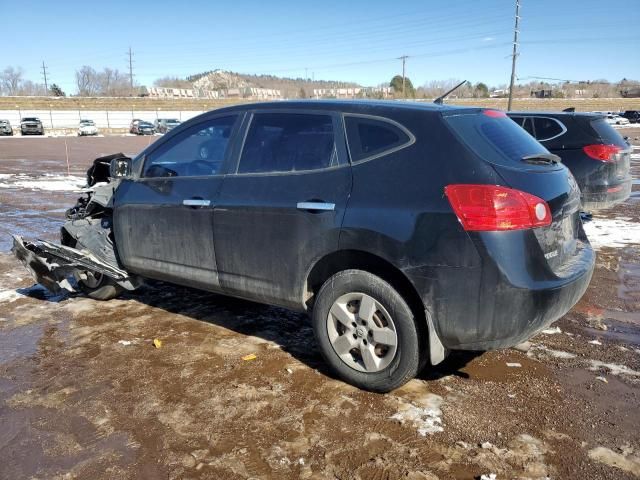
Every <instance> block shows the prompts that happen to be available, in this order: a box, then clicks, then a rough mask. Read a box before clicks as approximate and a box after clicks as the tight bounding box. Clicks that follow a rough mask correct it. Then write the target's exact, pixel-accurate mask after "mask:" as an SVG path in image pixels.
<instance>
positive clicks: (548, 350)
mask: <svg viewBox="0 0 640 480" xmlns="http://www.w3.org/2000/svg"><path fill="white" fill-rule="evenodd" d="M537 351H540V352H543V353H544V354H545V355H548V356H551V357H555V358H563V359H570V358H576V355H575V354H574V353H569V352H564V351H562V350H553V349H551V348H548V347H545V346H544V345H534V346H533V347H532V348H531V350H529V351H528V352H527V356H528V357H533V356H534V352H537Z"/></svg>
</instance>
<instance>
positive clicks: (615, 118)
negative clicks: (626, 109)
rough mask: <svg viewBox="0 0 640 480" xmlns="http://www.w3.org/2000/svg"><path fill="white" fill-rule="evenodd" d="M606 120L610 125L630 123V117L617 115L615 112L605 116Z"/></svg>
mask: <svg viewBox="0 0 640 480" xmlns="http://www.w3.org/2000/svg"><path fill="white" fill-rule="evenodd" d="M604 120H605V122H607V123H608V124H609V125H629V119H628V118H624V117H621V116H620V115H616V114H615V113H609V114H607V116H606V117H605V119H604Z"/></svg>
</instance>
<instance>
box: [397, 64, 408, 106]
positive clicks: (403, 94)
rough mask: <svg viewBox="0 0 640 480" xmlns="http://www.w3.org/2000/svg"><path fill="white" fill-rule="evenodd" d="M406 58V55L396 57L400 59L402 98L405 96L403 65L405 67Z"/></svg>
mask: <svg viewBox="0 0 640 480" xmlns="http://www.w3.org/2000/svg"><path fill="white" fill-rule="evenodd" d="M407 58H409V56H408V55H402V56H401V57H398V60H402V98H407V94H406V89H405V75H404V67H405V62H406V61H407Z"/></svg>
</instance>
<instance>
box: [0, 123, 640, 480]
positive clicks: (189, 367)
mask: <svg viewBox="0 0 640 480" xmlns="http://www.w3.org/2000/svg"><path fill="white" fill-rule="evenodd" d="M624 134H625V135H629V136H630V137H631V138H632V139H633V138H635V139H636V140H634V142H635V144H636V145H638V147H637V148H636V150H635V151H634V159H633V167H632V168H633V170H634V176H635V178H636V179H638V178H639V177H640V142H639V141H637V138H638V136H640V128H638V129H636V128H627V129H625V132H624ZM152 140H155V139H154V138H138V137H107V138H69V139H66V142H67V146H66V148H65V144H64V142H65V139H63V138H42V139H41V138H33V139H31V138H29V139H21V138H14V139H0V425H1V426H2V428H0V478H7V479H22V478H47V479H51V478H61V479H62V478H64V479H73V478H78V479H86V478H91V479H111V478H118V479H128V478H131V479H134V478H136V479H137V478H153V479H156V478H170V479H174V478H175V479H178V478H211V479H236V478H238V479H241V478H277V479H289V478H291V479H297V478H310V479H324V478H331V479H334V478H337V479H414V480H417V479H450V478H455V479H473V478H480V477H481V475H487V476H488V475H489V474H491V473H494V474H496V475H497V478H498V479H506V478H536V479H537V478H539V479H542V478H546V477H550V478H580V479H611V478H616V479H626V478H637V477H640V435H639V434H638V432H640V415H639V411H640V410H639V407H640V185H638V180H636V185H635V186H634V192H633V194H632V197H631V198H630V199H629V200H628V202H627V203H625V204H624V205H621V206H619V207H616V208H615V209H613V210H611V211H608V212H605V213H603V214H598V215H594V219H593V221H592V222H590V223H589V224H588V225H587V228H588V229H589V230H588V231H589V232H590V234H591V235H592V236H593V237H592V238H593V241H594V244H595V245H596V246H597V248H598V260H597V269H596V272H595V274H594V278H593V281H592V283H591V286H590V287H589V290H588V291H587V293H586V295H585V296H584V298H583V299H582V300H581V301H580V303H578V304H577V305H576V306H575V307H574V308H573V310H572V311H571V312H569V313H568V314H567V315H566V316H564V317H563V318H562V319H560V320H559V321H558V322H557V323H556V324H555V325H554V326H553V328H552V329H550V330H548V331H547V332H546V333H543V334H540V335H539V336H537V337H535V338H533V339H531V342H532V346H531V348H530V349H529V350H528V351H527V352H523V351H518V350H515V349H511V350H505V351H497V352H488V353H484V354H472V353H465V354H461V353H460V354H452V355H451V356H450V357H449V358H448V359H447V361H446V362H445V363H444V364H442V365H439V366H438V367H437V368H434V369H428V370H426V371H425V372H423V373H422V375H421V376H420V378H419V379H416V380H413V381H411V382H410V383H409V384H407V385H406V386H404V387H403V388H401V389H399V390H397V391H395V392H393V393H391V394H386V395H377V394H371V393H367V392H362V391H359V390H357V389H355V388H353V387H351V386H349V385H346V384H344V383H342V382H340V381H338V380H335V379H333V378H332V377H331V376H330V374H329V373H328V372H327V370H326V368H325V367H324V365H323V364H322V362H321V359H320V356H319V354H318V352H317V351H316V349H315V345H314V341H313V335H312V330H311V327H310V324H309V321H308V319H307V317H306V316H305V315H300V314H296V313H291V312H288V311H286V310H283V309H279V308H274V307H269V306H264V305H258V304H254V303H249V302H245V301H241V300H235V299H231V298H226V297H222V296H216V295H212V294H208V293H203V292H198V291H194V290H190V289H186V288H181V287H174V286H170V285H165V284H161V283H152V284H150V285H147V286H145V287H144V288H143V289H141V290H140V291H139V292H135V293H133V294H129V295H126V296H124V297H123V298H122V299H120V300H114V301H110V302H97V301H93V300H90V299H88V298H86V297H84V296H82V295H80V294H77V295H68V296H61V297H53V296H51V295H50V294H48V293H47V292H46V291H44V290H43V289H42V288H41V287H39V286H37V285H34V284H33V281H32V280H31V279H30V278H29V276H28V274H27V272H26V270H25V269H24V268H23V267H22V265H20V264H19V263H18V262H17V260H15V259H14V258H13V257H12V256H11V254H10V253H9V248H10V240H9V238H8V234H9V233H16V232H17V233H20V234H22V235H25V236H27V237H40V238H46V239H52V240H56V237H57V235H58V233H57V232H58V231H59V227H60V224H61V223H62V221H63V216H64V210H65V209H66V208H68V207H69V206H71V205H72V204H73V203H74V201H75V198H76V197H77V196H78V194H77V193H73V191H72V190H73V189H74V188H76V184H78V183H80V184H81V183H83V176H84V172H85V170H86V168H87V167H88V166H89V164H90V162H91V160H92V159H93V158H95V157H96V156H99V155H101V154H107V153H113V152H117V151H123V152H125V153H135V152H137V151H139V150H140V149H141V148H143V147H144V146H145V145H147V144H148V142H149V141H152ZM67 151H68V152H69V170H70V173H71V177H68V176H66V173H67V163H66V157H67V154H66V152H67ZM517 314H518V312H513V315H514V316H515V315H517ZM154 339H160V340H161V341H162V345H161V348H155V347H154V346H153V340H154ZM248 354H255V356H256V358H255V359H254V360H243V359H242V357H243V356H245V355H248Z"/></svg>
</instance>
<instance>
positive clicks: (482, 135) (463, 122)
mask: <svg viewBox="0 0 640 480" xmlns="http://www.w3.org/2000/svg"><path fill="white" fill-rule="evenodd" d="M444 118H445V119H446V121H447V123H448V124H449V126H450V127H451V128H452V129H453V130H454V132H456V133H457V134H458V135H459V136H460V138H461V139H462V140H463V141H464V143H466V144H467V146H468V147H470V148H471V149H472V150H473V151H474V152H475V153H476V154H478V155H479V156H480V157H482V158H483V159H484V160H486V161H487V162H489V163H495V164H499V165H508V166H514V163H517V164H518V165H522V166H524V164H523V163H522V162H521V160H522V157H525V156H527V155H535V154H539V153H549V151H548V150H547V149H546V148H544V147H543V146H542V145H541V144H540V143H538V142H537V141H536V139H535V138H533V137H532V136H531V135H528V134H527V132H525V131H524V130H523V129H522V128H521V127H519V126H518V124H517V123H516V122H513V121H511V120H510V119H509V118H508V117H506V116H504V117H503V116H499V117H494V116H488V115H486V114H484V113H482V112H480V113H467V114H462V115H449V116H445V117H444Z"/></svg>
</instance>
